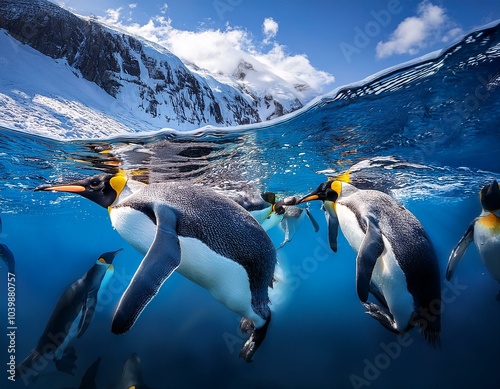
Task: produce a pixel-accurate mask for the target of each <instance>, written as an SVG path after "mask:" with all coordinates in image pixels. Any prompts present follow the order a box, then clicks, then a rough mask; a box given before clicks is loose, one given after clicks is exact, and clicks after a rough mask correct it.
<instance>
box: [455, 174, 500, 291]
mask: <svg viewBox="0 0 500 389" xmlns="http://www.w3.org/2000/svg"><path fill="white" fill-rule="evenodd" d="M479 200H480V202H481V207H482V212H481V214H480V215H479V216H478V217H477V218H475V219H474V220H473V221H472V223H471V224H470V225H469V228H468V229H467V231H465V234H464V235H463V236H462V238H461V239H460V240H459V242H458V243H457V245H456V246H455V248H454V249H453V250H452V252H451V254H450V258H449V259H448V266H447V268H446V279H447V280H450V279H451V278H452V277H453V274H454V272H455V269H456V267H457V265H458V263H459V262H460V260H461V259H462V257H463V255H464V253H465V250H467V247H468V246H469V244H470V243H471V242H472V241H474V243H475V244H476V247H477V250H478V251H479V255H480V256H481V259H482V261H483V263H484V266H485V267H486V269H487V270H488V272H489V273H490V274H491V276H492V277H493V278H494V279H495V280H497V281H498V282H500V187H499V185H498V182H497V181H496V180H494V181H493V183H492V184H491V185H485V186H484V187H483V188H482V189H481V191H480V192H479ZM497 300H500V292H499V293H498V295H497Z"/></svg>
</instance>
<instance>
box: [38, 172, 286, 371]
mask: <svg viewBox="0 0 500 389" xmlns="http://www.w3.org/2000/svg"><path fill="white" fill-rule="evenodd" d="M37 190H45V191H59V192H70V193H77V194H79V195H82V196H83V197H86V198H87V199H90V200H92V201H94V202H96V203H97V204H99V205H101V206H103V207H105V208H107V209H108V212H109V216H110V219H111V224H112V226H113V227H114V228H115V229H116V230H117V231H118V233H119V234H120V235H121V236H122V237H123V238H124V239H125V240H126V241H127V242H128V243H129V244H130V245H131V246H133V247H134V248H135V249H136V250H137V251H139V252H140V253H142V254H143V255H144V258H143V259H142V261H141V264H140V266H139V267H138V269H137V271H136V272H135V274H134V276H133V277H132V280H131V282H130V284H129V285H128V287H127V288H126V290H125V292H124V293H123V295H122V297H121V299H120V302H119V304H118V307H117V309H116V311H115V314H114V317H113V321H112V327H111V331H112V332H113V333H115V334H122V333H125V332H127V331H129V330H130V328H131V327H132V326H133V324H134V323H135V321H136V320H137V318H138V317H139V315H140V314H141V312H142V311H143V310H144V308H145V307H146V306H147V304H148V303H149V302H150V301H151V299H152V298H153V297H154V296H155V295H156V294H157V293H158V291H159V289H160V287H161V286H162V284H163V283H164V282H165V281H166V280H167V279H168V278H169V277H170V275H171V274H172V272H174V271H177V272H178V273H180V274H181V275H183V276H184V277H186V278H187V279H189V280H191V281H192V282H194V283H196V284H198V285H200V286H201V287H203V288H205V289H206V290H207V291H208V292H209V293H210V294H211V295H212V296H213V297H214V298H215V299H216V300H217V301H219V302H220V303H222V304H223V305H225V306H226V307H227V308H228V309H230V310H231V311H233V312H236V313H238V314H240V315H241V316H242V317H243V318H242V320H241V322H240V329H241V331H242V332H244V333H246V334H250V336H249V338H248V340H247V341H246V342H245V344H244V345H243V347H242V349H241V351H240V357H241V358H243V359H244V360H245V361H247V362H251V360H252V357H253V355H254V353H255V351H256V350H257V349H258V348H259V346H260V345H261V343H262V341H263V340H264V338H265V336H266V333H267V329H268V326H269V323H270V320H271V310H270V308H269V302H270V301H269V296H268V288H269V287H272V281H273V275H274V271H275V266H276V262H277V261H276V250H275V248H274V246H273V244H272V241H271V239H270V238H269V236H268V235H267V233H266V232H265V231H264V229H263V228H262V227H261V226H260V225H259V223H258V222H257V221H256V220H255V219H254V218H253V217H252V215H250V214H249V213H248V212H247V211H246V210H245V209H244V208H243V207H241V206H240V205H238V204H237V203H236V202H234V201H233V200H231V199H229V198H228V197H227V196H224V195H222V194H220V193H218V192H216V191H215V190H212V189H210V188H207V187H204V186H196V185H193V184H191V183H182V182H164V183H152V184H149V185H148V184H144V183H140V182H136V181H133V180H129V179H128V178H127V176H126V174H125V173H124V172H123V171H119V172H118V173H117V174H101V175H97V176H93V177H89V178H86V179H83V180H80V181H75V182H72V183H69V184H65V185H56V186H44V187H39V188H37Z"/></svg>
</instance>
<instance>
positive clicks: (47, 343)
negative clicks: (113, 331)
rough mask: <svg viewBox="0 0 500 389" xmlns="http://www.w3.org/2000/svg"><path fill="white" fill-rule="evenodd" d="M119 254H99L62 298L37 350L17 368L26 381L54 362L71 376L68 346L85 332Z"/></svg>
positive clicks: (71, 361) (72, 368)
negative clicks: (50, 361)
mask: <svg viewBox="0 0 500 389" xmlns="http://www.w3.org/2000/svg"><path fill="white" fill-rule="evenodd" d="M120 251H121V249H120V250H118V251H114V252H107V253H104V254H102V255H101V256H100V257H99V259H98V260H97V261H96V263H95V264H94V265H93V266H92V267H91V268H90V269H89V271H87V272H86V273H85V274H84V275H83V277H82V278H80V279H79V280H77V281H75V282H74V283H72V284H71V285H70V286H69V287H68V288H67V289H66V290H65V292H64V293H63V294H62V295H61V297H60V299H59V301H58V303H57V305H56V307H55V308H54V311H53V312H52V315H51V316H50V319H49V321H48V323H47V325H46V326H45V330H44V331H43V334H42V336H41V337H40V339H39V340H38V344H37V346H36V348H35V349H34V350H33V351H32V352H31V354H30V355H29V356H28V357H27V358H26V359H25V360H24V361H22V362H21V364H20V365H19V366H18V367H17V370H18V372H19V373H20V374H21V375H24V376H25V378H26V379H28V378H36V377H37V376H38V375H39V374H40V373H41V371H42V370H43V369H45V368H46V367H47V361H48V360H54V363H55V365H56V367H57V370H59V371H62V372H65V373H69V374H74V371H75V369H76V366H75V364H74V360H75V359H76V356H75V355H67V350H68V346H69V344H70V343H71V341H73V340H74V339H75V338H80V337H81V336H82V335H83V334H84V333H85V331H86V330H87V328H88V326H89V324H90V322H91V320H92V318H93V316H94V311H95V307H96V305H97V301H98V294H99V292H100V291H102V289H104V288H105V287H106V284H107V283H108V282H109V280H110V278H111V276H112V275H113V271H114V269H113V265H112V264H111V263H112V262H113V259H114V258H115V256H116V255H117V254H118V252H120Z"/></svg>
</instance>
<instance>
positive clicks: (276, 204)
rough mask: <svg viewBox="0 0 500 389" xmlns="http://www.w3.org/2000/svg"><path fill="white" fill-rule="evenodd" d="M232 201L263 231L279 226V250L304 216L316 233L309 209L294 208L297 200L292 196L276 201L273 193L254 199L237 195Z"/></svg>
mask: <svg viewBox="0 0 500 389" xmlns="http://www.w3.org/2000/svg"><path fill="white" fill-rule="evenodd" d="M232 198H233V200H234V201H236V202H237V203H238V204H240V205H241V206H242V207H243V208H245V209H246V210H247V211H248V212H250V214H251V215H252V216H253V217H254V218H255V219H256V220H257V221H258V222H259V224H260V225H261V226H262V228H264V230H265V231H269V230H270V229H272V228H274V227H276V226H278V225H279V227H280V229H281V230H282V231H283V233H284V239H283V242H282V243H281V244H280V245H279V246H278V249H281V248H282V247H283V246H284V245H285V244H287V243H288V242H291V240H292V238H293V236H294V235H295V231H296V230H297V228H299V226H300V225H301V224H302V222H303V220H304V217H305V215H307V217H308V218H309V220H310V221H311V224H312V226H313V228H314V231H315V232H318V230H319V225H318V223H317V222H316V220H315V219H314V217H313V216H312V214H311V212H310V211H309V207H307V208H306V209H305V210H304V209H302V208H299V207H297V206H295V205H296V204H297V201H298V199H297V198H296V197H294V196H289V197H285V198H284V199H282V200H280V201H276V194H275V193H273V192H265V193H262V194H261V195H260V198H258V199H256V196H251V195H249V194H246V193H245V194H239V196H235V197H232Z"/></svg>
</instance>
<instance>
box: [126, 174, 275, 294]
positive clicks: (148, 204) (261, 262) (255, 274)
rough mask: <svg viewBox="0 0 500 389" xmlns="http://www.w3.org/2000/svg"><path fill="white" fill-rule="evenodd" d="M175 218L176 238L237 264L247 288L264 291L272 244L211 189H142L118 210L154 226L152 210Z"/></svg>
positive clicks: (231, 203) (165, 185) (157, 185)
mask: <svg viewBox="0 0 500 389" xmlns="http://www.w3.org/2000/svg"><path fill="white" fill-rule="evenodd" d="M161 205H165V206H168V207H170V208H171V209H173V210H174V211H175V213H176V215H177V234H178V235H179V236H183V237H190V238H196V239H198V240H200V241H202V242H204V243H205V244H206V245H207V246H209V247H210V248H211V249H212V250H213V251H215V252H216V253H218V254H220V255H222V256H224V257H226V258H230V259H232V260H234V261H235V262H237V263H239V264H241V265H242V266H243V267H244V268H245V270H246V271H247V273H248V276H249V280H250V285H251V288H252V289H254V290H255V291H256V290H267V287H268V286H269V284H270V283H271V280H272V277H273V274H274V267H275V264H276V251H275V249H274V246H273V243H272V241H271V239H270V238H269V236H268V235H267V233H266V232H265V231H264V230H263V229H262V227H261V226H260V224H259V223H258V222H257V221H256V220H255V219H254V218H253V216H252V215H251V214H250V213H248V212H247V211H246V210H245V209H244V208H243V207H241V206H240V205H238V204H237V203H236V202H234V201H233V200H231V199H229V198H227V197H225V196H224V195H222V194H219V193H217V192H215V191H214V190H212V189H209V188H205V187H202V186H193V185H189V184H183V183H155V184H150V185H147V186H144V188H143V189H141V190H140V191H139V192H136V193H135V194H133V195H131V196H130V197H129V198H128V199H126V200H125V201H124V202H122V203H120V204H119V205H118V206H130V207H133V208H135V209H138V210H141V211H142V212H144V213H145V214H146V215H148V216H149V217H150V218H151V219H152V220H153V222H155V224H156V220H155V215H154V208H153V207H154V206H161Z"/></svg>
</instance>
